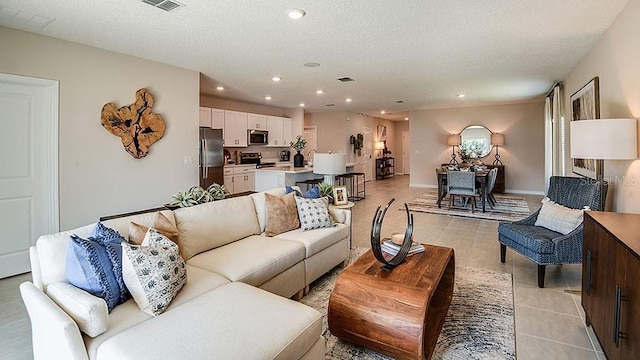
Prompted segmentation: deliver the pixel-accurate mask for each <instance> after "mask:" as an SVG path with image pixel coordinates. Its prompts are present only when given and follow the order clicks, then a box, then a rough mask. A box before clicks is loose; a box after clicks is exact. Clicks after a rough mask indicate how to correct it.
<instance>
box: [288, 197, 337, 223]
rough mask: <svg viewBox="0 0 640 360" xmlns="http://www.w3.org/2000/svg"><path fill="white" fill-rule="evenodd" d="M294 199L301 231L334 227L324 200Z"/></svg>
mask: <svg viewBox="0 0 640 360" xmlns="http://www.w3.org/2000/svg"><path fill="white" fill-rule="evenodd" d="M295 199H296V205H297V206H298V217H299V218H300V226H301V227H302V230H305V231H306V230H313V229H320V228H327V227H333V226H335V224H334V223H333V219H332V218H331V215H329V209H328V207H327V199H326V198H319V199H305V198H301V197H296V198H295Z"/></svg>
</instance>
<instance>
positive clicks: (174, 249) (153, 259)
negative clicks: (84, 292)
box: [122, 228, 187, 316]
mask: <svg viewBox="0 0 640 360" xmlns="http://www.w3.org/2000/svg"><path fill="white" fill-rule="evenodd" d="M122 277H123V278H124V283H125V284H126V285H127V288H128V289H129V292H130V293H131V295H132V296H133V299H134V300H135V302H136V304H138V307H139V308H140V310H142V311H144V312H146V313H147V314H149V315H152V316H157V315H160V314H161V313H162V312H163V311H164V310H166V308H167V307H168V306H169V304H170V303H171V300H173V298H174V297H175V296H176V295H177V294H178V292H179V291H180V289H182V287H183V286H184V284H185V283H186V282H187V270H186V266H185V263H184V260H183V259H182V257H180V250H179V249H178V245H177V244H176V243H174V242H173V241H171V240H169V238H167V237H166V236H164V235H162V234H161V233H159V232H158V231H157V230H156V229H154V228H149V230H148V231H147V234H146V235H145V237H144V240H143V241H142V245H132V244H128V243H127V242H126V241H123V242H122Z"/></svg>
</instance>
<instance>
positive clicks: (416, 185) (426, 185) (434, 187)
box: [409, 183, 438, 189]
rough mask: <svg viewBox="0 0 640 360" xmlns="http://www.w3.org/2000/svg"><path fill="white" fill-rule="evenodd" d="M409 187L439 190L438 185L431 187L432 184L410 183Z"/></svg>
mask: <svg viewBox="0 0 640 360" xmlns="http://www.w3.org/2000/svg"><path fill="white" fill-rule="evenodd" d="M409 187H415V188H429V189H437V188H438V185H430V184H412V183H409Z"/></svg>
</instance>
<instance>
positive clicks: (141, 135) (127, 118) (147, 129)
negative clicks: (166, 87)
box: [101, 88, 165, 159]
mask: <svg viewBox="0 0 640 360" xmlns="http://www.w3.org/2000/svg"><path fill="white" fill-rule="evenodd" d="M152 107H153V95H151V93H150V92H149V90H147V89H146V88H142V89H140V90H138V91H136V102H135V103H133V104H131V105H129V106H123V107H121V108H119V109H117V108H116V106H115V104H114V103H108V104H105V105H104V106H103V107H102V117H101V122H102V126H104V128H105V129H107V131H109V132H110V133H112V134H113V135H115V136H118V137H120V139H121V140H122V144H123V145H124V148H125V150H127V152H128V153H129V154H131V156H133V157H134V158H136V159H140V158H143V157H145V156H147V153H148V152H149V146H151V144H153V143H155V142H156V141H158V140H160V139H161V138H162V136H163V135H164V129H165V123H164V119H163V118H162V116H161V115H159V114H154V113H152V112H151V108H152Z"/></svg>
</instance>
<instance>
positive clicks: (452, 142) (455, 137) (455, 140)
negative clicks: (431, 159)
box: [447, 134, 460, 165]
mask: <svg viewBox="0 0 640 360" xmlns="http://www.w3.org/2000/svg"><path fill="white" fill-rule="evenodd" d="M447 145H449V146H451V160H450V161H449V165H458V161H457V160H456V146H460V134H451V135H449V136H447Z"/></svg>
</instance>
